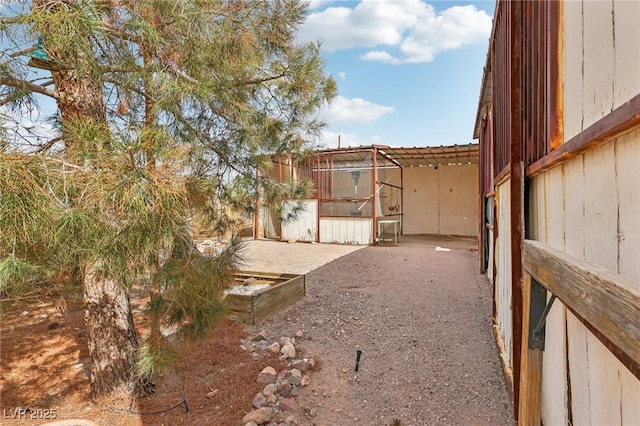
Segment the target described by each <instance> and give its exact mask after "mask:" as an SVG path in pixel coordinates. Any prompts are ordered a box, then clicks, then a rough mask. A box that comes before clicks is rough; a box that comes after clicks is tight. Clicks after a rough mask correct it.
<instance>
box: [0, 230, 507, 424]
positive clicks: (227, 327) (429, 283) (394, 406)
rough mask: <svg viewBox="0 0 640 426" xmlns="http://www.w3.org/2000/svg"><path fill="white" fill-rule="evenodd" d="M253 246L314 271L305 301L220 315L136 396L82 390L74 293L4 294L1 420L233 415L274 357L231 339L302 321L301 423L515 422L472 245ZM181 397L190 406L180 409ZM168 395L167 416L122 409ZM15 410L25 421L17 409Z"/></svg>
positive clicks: (274, 259) (253, 253)
mask: <svg viewBox="0 0 640 426" xmlns="http://www.w3.org/2000/svg"><path fill="white" fill-rule="evenodd" d="M256 243H258V244H253V242H252V244H250V246H249V247H248V262H247V268H248V269H251V270H263V271H265V272H291V273H304V272H306V271H311V272H309V273H308V274H307V277H306V279H307V280H306V283H307V295H306V297H305V298H304V300H303V301H301V302H299V303H297V304H295V305H294V306H292V307H290V308H288V309H286V310H285V311H283V312H282V313H281V314H279V315H276V316H274V317H272V318H270V319H269V320H268V321H266V322H265V323H263V324H260V325H258V326H255V327H244V326H241V325H238V324H236V323H231V322H225V323H223V324H222V325H221V326H220V327H219V328H218V329H217V330H216V331H215V332H214V333H213V334H212V335H211V336H210V337H209V338H208V339H207V340H205V341H203V342H199V343H193V344H189V345H188V346H187V347H185V348H184V350H183V355H182V356H181V358H180V360H179V362H178V364H177V365H176V367H175V369H174V370H172V371H167V372H165V373H164V374H163V375H162V376H161V377H160V378H159V379H158V381H157V393H156V394H155V395H154V396H153V397H151V398H147V399H144V400H142V401H141V402H140V403H137V404H135V405H133V406H129V400H128V399H126V398H125V397H124V396H120V395H115V396H113V397H111V398H109V399H103V400H98V401H92V400H91V399H90V396H89V389H88V388H89V383H88V375H87V373H88V369H87V361H88V359H87V356H88V354H87V349H86V337H85V336H84V334H83V323H82V311H81V306H80V305H79V303H78V302H77V301H73V300H68V302H67V303H68V306H67V307H66V309H65V307H64V306H62V305H64V304H62V303H61V302H60V299H59V297H58V296H57V295H56V294H52V295H50V296H48V297H42V296H41V297H37V298H36V297H34V298H31V299H24V300H20V301H16V302H14V303H12V304H4V305H3V312H2V321H1V324H0V331H1V335H0V411H1V412H0V424H2V425H5V424H6V425H40V424H43V423H46V421H47V420H51V417H49V419H46V418H44V416H45V415H46V414H47V413H46V410H49V411H51V410H55V415H56V418H57V419H62V418H85V419H91V420H94V421H96V422H97V423H99V424H101V425H109V426H119V425H123V426H129V425H168V424H171V425H174V424H176V425H177V424H181V425H239V424H240V423H241V419H242V417H243V415H244V414H245V413H247V412H248V411H249V410H250V409H251V400H252V398H253V395H255V393H256V392H258V391H259V390H260V389H261V386H260V385H258V384H256V383H255V377H256V376H257V373H258V372H259V371H260V370H261V369H262V368H263V367H264V366H266V365H273V366H276V364H277V363H278V361H277V360H275V359H264V358H263V359H260V360H257V361H256V360H253V359H251V357H250V356H249V354H248V353H247V352H245V351H243V350H242V349H241V348H240V339H241V338H242V337H243V336H245V335H247V334H248V335H253V334H256V333H258V332H259V331H265V333H266V334H267V335H268V336H270V337H271V338H273V339H277V338H278V337H280V336H292V335H294V334H295V333H296V332H297V331H302V332H303V333H304V338H303V339H302V341H301V342H299V343H300V346H301V347H302V349H303V350H304V353H305V355H307V356H314V357H316V358H317V359H319V361H320V365H321V368H319V369H317V371H314V372H312V373H311V384H310V385H308V386H306V387H304V388H302V392H301V394H300V396H299V397H298V403H299V405H300V406H301V407H303V408H304V413H300V415H299V416H298V420H299V425H300V426H304V425H318V426H324V425H356V424H357V425H383V426H386V425H427V424H443V425H445V424H451V425H471V424H473V425H476V424H491V425H509V424H513V421H512V417H511V414H510V408H509V406H510V403H509V399H508V395H507V392H506V390H505V386H504V380H503V376H502V371H501V367H500V361H499V356H498V352H497V349H496V347H495V343H494V340H493V337H492V331H491V297H490V292H489V288H488V284H487V282H486V279H485V278H484V277H483V276H481V275H479V274H478V273H477V261H476V259H477V253H475V241H473V240H466V239H452V238H447V237H444V238H434V237H430V238H427V237H423V236H415V237H414V236H405V237H403V239H402V241H401V243H400V245H398V246H397V247H394V246H389V247H365V248H358V247H348V246H329V245H320V244H317V245H311V244H305V243H296V244H287V243H275V242H269V241H264V242H256ZM438 246H439V247H444V248H448V249H450V251H436V247H438ZM340 256H341V257H340ZM333 258H337V259H336V260H333V261H332V262H330V263H326V262H327V261H329V260H331V259H333ZM325 263H326V264H325ZM323 264H324V266H321V265H323ZM256 268H258V269H256ZM316 268H317V269H316ZM137 308H138V307H136V309H137ZM136 312H137V311H136ZM357 350H360V351H362V356H361V361H360V364H359V371H358V372H357V373H356V372H355V371H354V366H355V358H356V351H357ZM276 367H277V366H276ZM183 397H186V399H187V401H188V405H189V408H190V412H189V413H185V410H184V407H183V405H179V404H180V402H181V401H182V398H183ZM174 405H178V407H177V408H176V409H174V410H172V411H170V412H167V413H164V414H157V415H156V414H152V415H140V414H135V413H132V411H134V412H136V411H142V412H154V411H161V410H164V409H167V408H169V407H171V406H174ZM18 407H21V408H25V407H26V408H29V409H30V410H29V411H27V416H30V417H34V418H33V419H31V418H17V417H19V416H16V409H17V408H18ZM305 413H306V414H305ZM49 414H51V413H50V412H49Z"/></svg>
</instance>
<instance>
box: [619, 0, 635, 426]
mask: <svg viewBox="0 0 640 426" xmlns="http://www.w3.org/2000/svg"><path fill="white" fill-rule="evenodd" d="M633 3H634V5H635V6H634V7H637V8H638V10H640V3H636V2H633ZM625 7H629V5H625ZM617 11H618V9H617V5H616V12H617ZM636 29H638V31H640V26H638V25H637V22H636ZM638 53H639V54H640V52H638ZM639 142H640V130H636V131H634V132H631V133H627V134H626V135H624V136H623V137H621V138H619V139H618V140H616V142H615V146H614V148H615V160H616V187H617V192H618V197H617V198H618V214H619V217H618V227H619V228H618V235H619V247H618V272H619V273H620V274H623V275H626V276H629V277H634V278H636V279H640V260H639V259H640V219H639V218H640V185H638V184H636V185H634V184H630V183H631V182H640V167H638V164H640V143H639ZM618 370H619V373H620V382H621V385H622V386H621V388H620V393H621V398H622V400H621V410H620V415H621V421H622V424H629V425H633V424H640V404H639V403H638V401H640V380H638V379H637V378H636V377H635V376H633V374H631V372H630V371H629V370H628V369H626V368H624V367H619V369H618Z"/></svg>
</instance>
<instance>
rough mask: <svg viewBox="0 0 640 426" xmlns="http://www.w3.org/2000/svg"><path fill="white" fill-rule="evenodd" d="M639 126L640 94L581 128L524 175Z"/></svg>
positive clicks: (529, 174) (557, 163)
mask: <svg viewBox="0 0 640 426" xmlns="http://www.w3.org/2000/svg"><path fill="white" fill-rule="evenodd" d="M639 126H640V94H638V95H636V96H634V97H633V98H631V99H630V100H629V101H627V102H625V103H624V104H622V105H621V106H619V107H618V108H616V109H614V110H613V111H611V112H610V113H609V114H607V115H605V116H604V117H602V118H601V119H600V120H598V121H596V122H595V123H593V124H592V125H591V126H589V127H588V128H586V129H585V130H584V131H582V132H580V133H578V134H577V135H576V136H574V137H572V138H571V139H569V140H568V141H567V142H565V143H564V144H562V145H561V146H560V147H559V148H558V149H555V150H553V151H551V152H550V153H549V154H547V155H545V156H544V157H542V158H541V159H540V160H538V161H536V162H535V163H533V164H532V165H530V166H529V167H527V176H534V175H536V174H538V173H542V172H543V171H545V170H548V169H550V168H552V167H555V166H557V165H559V164H562V163H564V162H566V161H568V160H570V159H572V158H574V157H576V156H577V155H579V154H582V153H584V152H586V151H589V150H592V149H595V148H597V147H599V146H600V145H602V144H604V143H606V142H609V141H611V140H612V139H614V138H617V137H619V136H621V135H623V134H624V133H626V132H629V131H631V130H633V129H635V128H637V127H639Z"/></svg>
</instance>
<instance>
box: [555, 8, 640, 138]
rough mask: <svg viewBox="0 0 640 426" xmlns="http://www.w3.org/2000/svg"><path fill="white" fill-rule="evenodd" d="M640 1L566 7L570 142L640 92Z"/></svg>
mask: <svg viewBox="0 0 640 426" xmlns="http://www.w3.org/2000/svg"><path fill="white" fill-rule="evenodd" d="M638 22H640V1H629V0H613V1H565V2H563V40H564V49H563V54H564V57H563V61H562V62H563V74H564V76H565V78H564V84H563V88H564V125H565V127H564V131H565V138H566V139H569V138H571V137H573V136H575V135H577V134H578V133H580V131H582V130H584V129H586V128H587V127H589V126H591V125H592V124H594V123H595V122H596V121H597V120H599V119H600V118H602V117H604V116H605V115H606V114H608V113H609V112H611V111H612V110H614V109H615V108H617V107H619V106H620V105H622V104H623V103H625V102H626V101H628V100H629V99H631V98H632V97H633V96H635V95H637V94H638V93H640V78H639V77H638V72H639V71H638V70H640V48H639V47H638V40H640V25H638Z"/></svg>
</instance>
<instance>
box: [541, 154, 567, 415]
mask: <svg viewBox="0 0 640 426" xmlns="http://www.w3.org/2000/svg"><path fill="white" fill-rule="evenodd" d="M543 176H545V177H546V180H545V188H544V191H543V192H544V194H545V200H546V201H545V212H544V220H545V222H546V227H545V230H546V239H545V240H544V241H542V242H544V243H545V244H548V245H549V246H550V247H553V248H555V249H557V250H564V238H565V226H564V222H565V214H564V203H565V196H564V195H565V194H564V186H563V168H562V167H557V168H555V169H552V170H550V171H549V172H548V173H545V174H544V175H543ZM566 321H567V319H566V309H565V307H564V305H563V304H562V303H561V302H560V301H559V300H556V302H555V303H554V305H553V307H552V308H551V311H549V315H548V316H547V322H546V326H545V342H546V344H545V350H544V353H543V354H542V365H543V366H544V367H543V369H542V390H541V395H542V401H541V417H542V422H543V423H544V424H546V425H565V424H569V410H568V407H567V402H568V395H567V389H568V380H567V376H568V373H567V369H568V366H567V325H566Z"/></svg>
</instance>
